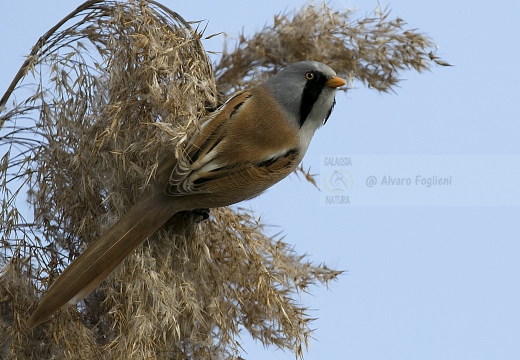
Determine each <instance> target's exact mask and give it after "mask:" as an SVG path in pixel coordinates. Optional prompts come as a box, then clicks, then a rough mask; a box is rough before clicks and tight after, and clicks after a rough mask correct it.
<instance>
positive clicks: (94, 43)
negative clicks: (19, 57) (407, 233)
mask: <svg viewBox="0 0 520 360" xmlns="http://www.w3.org/2000/svg"><path fill="white" fill-rule="evenodd" d="M351 15H352V13H351V12H348V11H347V12H336V11H333V10H331V9H330V8H329V7H328V6H327V5H319V6H307V7H305V8H303V9H301V10H299V11H297V12H295V13H291V14H285V15H277V16H275V18H274V23H273V25H271V26H269V27H266V28H265V29H263V30H262V31H260V32H259V33H257V34H255V35H253V36H251V37H245V36H241V37H240V38H239V40H238V43H237V44H236V47H235V49H234V50H233V51H231V52H228V51H224V53H223V54H222V57H221V59H220V61H219V62H218V63H217V64H214V66H213V68H214V69H215V70H213V69H212V65H211V64H210V62H209V60H208V57H207V55H206V53H205V51H204V49H203V47H202V45H201V41H200V40H201V37H202V36H203V34H202V33H200V32H198V31H197V30H192V29H191V27H190V25H189V24H188V23H186V21H184V20H183V19H182V18H181V17H180V16H179V15H178V14H176V13H175V12H173V11H171V10H169V9H168V8H166V7H164V6H163V5H161V4H159V3H157V2H154V1H149V2H147V1H129V2H127V3H121V2H116V1H89V2H86V3H85V4H83V5H82V6H80V7H79V8H78V9H76V10H75V11H74V12H73V13H71V14H69V15H68V16H67V17H65V18H64V20H63V21H62V22H60V23H59V24H57V25H56V26H55V27H54V28H53V29H51V30H50V31H49V32H48V33H46V34H45V35H44V36H42V37H41V38H40V40H39V41H38V43H37V44H36V45H35V47H34V48H33V50H32V52H31V54H30V56H29V57H28V59H27V61H26V62H25V63H24V65H23V66H22V68H21V70H20V72H19V73H18V74H17V75H16V76H15V78H14V80H13V83H12V86H11V87H10V88H9V89H8V90H7V92H6V94H5V95H4V97H3V98H2V99H1V100H0V110H2V113H0V127H1V129H2V133H1V137H0V149H1V153H3V154H4V155H3V156H2V159H1V161H0V178H1V182H0V187H1V191H0V194H1V196H2V205H1V217H0V219H1V220H0V221H1V223H0V231H1V242H2V243H1V245H2V252H1V253H0V283H1V286H0V333H1V334H3V336H2V337H0V358H20V359H22V358H23V359H29V358H34V359H41V358H57V359H62V358H74V357H79V358H85V359H93V358H106V359H112V358H114V359H116V358H117V359H152V358H153V359H156V358H157V359H217V358H239V356H240V353H241V347H240V336H239V332H240V331H241V330H243V329H245V330H247V331H248V332H249V333H250V334H251V335H252V336H253V337H254V338H255V339H258V340H260V341H261V342H262V343H263V344H265V345H266V346H267V345H275V346H276V347H279V348H282V349H286V350H289V351H291V352H293V353H294V354H295V355H296V356H298V357H302V354H303V349H304V347H305V346H306V345H307V343H308V340H309V338H310V336H311V329H310V322H311V320H312V319H311V318H310V317H309V315H308V314H307V309H306V308H305V307H303V306H301V305H299V304H298V303H297V302H295V300H294V298H295V296H296V295H297V293H298V292H300V291H307V289H308V287H309V286H311V285H315V284H318V283H324V284H326V283H328V282H329V281H331V280H333V279H335V278H336V277H337V276H338V274H339V273H340V272H339V271H335V270H331V269H329V268H327V267H326V266H325V265H319V266H317V265H313V264H312V263H310V262H309V261H308V260H307V259H306V257H305V256H301V255H298V254H296V253H295V252H294V251H293V249H292V248H291V247H290V246H289V245H287V244H286V243H284V242H283V241H282V240H281V239H278V238H272V237H268V236H266V235H265V234H264V232H263V229H262V225H261V224H260V223H259V222H258V221H257V220H256V219H255V218H254V217H253V216H251V215H250V214H248V213H247V212H245V211H242V210H237V211H233V210H231V209H228V208H221V209H213V210H212V216H211V218H210V219H209V220H208V221H205V222H203V223H196V222H195V221H194V219H193V217H192V215H190V214H177V215H176V216H175V217H174V218H173V219H172V220H171V221H170V222H169V223H168V224H167V225H166V226H164V227H163V228H162V229H161V230H160V231H158V232H157V233H156V234H155V235H153V236H152V237H151V238H150V239H149V241H147V242H146V243H145V245H144V246H142V247H140V248H139V249H138V250H137V251H136V252H135V253H134V254H133V255H132V256H130V257H129V258H128V259H127V260H125V262H124V263H123V264H122V265H121V266H120V267H119V268H118V269H117V270H116V271H115V272H114V273H113V274H112V275H111V276H110V277H109V278H108V279H107V281H106V282H104V283H103V285H102V286H101V287H100V288H99V289H98V290H97V291H95V292H94V293H93V294H92V295H90V296H89V297H88V298H87V299H86V300H85V302H84V303H82V304H81V305H80V306H79V307H78V308H72V307H69V308H67V309H65V310H62V311H60V312H59V313H57V314H56V315H55V316H54V317H53V319H51V320H50V321H48V322H46V323H44V324H42V325H41V326H39V327H38V328H36V329H35V330H32V331H29V330H28V329H27V328H26V326H25V322H26V320H27V318H28V315H29V313H30V312H31V311H32V309H34V306H35V305H36V303H37V301H38V297H39V296H40V295H41V294H42V292H44V291H45V289H46V288H47V287H48V286H49V285H50V284H51V283H52V282H53V280H54V279H55V278H56V276H57V275H58V274H59V273H60V272H61V271H62V270H63V268H64V267H66V266H67V264H68V263H70V261H71V260H72V259H73V258H75V257H76V256H77V255H78V254H79V253H80V252H81V249H82V248H83V247H84V246H88V244H89V243H90V242H91V241H93V240H95V239H96V238H97V237H98V235H99V234H100V233H101V232H102V231H103V229H106V228H107V227H108V226H110V224H111V223H113V222H114V221H115V220H116V219H117V218H118V217H119V216H121V215H122V214H123V213H124V212H125V209H127V208H128V207H129V206H130V205H131V204H132V203H134V202H135V201H136V199H137V198H138V197H139V194H140V193H141V192H142V190H143V189H144V188H145V187H146V186H147V184H148V182H149V180H150V179H151V178H152V177H153V176H154V171H155V169H156V166H157V161H158V159H159V158H160V154H162V153H164V152H165V151H171V152H172V153H174V154H179V151H181V148H182V145H183V143H184V142H185V141H186V139H187V138H189V135H190V133H191V132H192V131H194V129H195V128H196V126H197V121H198V119H199V118H200V117H202V116H204V115H205V114H206V113H207V107H208V106H209V107H214V106H215V104H217V102H218V101H219V100H218V98H219V97H220V94H222V93H225V94H226V95H229V93H230V92H231V91H233V90H235V89H238V88H242V87H245V86H251V85H253V84H255V83H257V82H259V81H261V80H263V79H264V78H265V77H267V76H269V75H271V74H274V73H275V72H276V71H277V70H278V69H280V68H281V67H282V66H284V65H286V64H287V63H291V62H294V61H299V60H304V59H313V60H317V61H323V62H325V63H327V64H329V65H330V66H331V67H332V68H334V69H336V70H338V72H339V73H340V74H341V75H342V76H347V77H349V78H350V79H354V78H355V79H358V80H360V81H362V82H363V83H365V84H367V85H368V86H370V87H373V88H375V89H377V90H380V91H388V90H390V89H392V87H394V86H395V85H396V84H397V82H398V77H397V76H398V75H399V73H400V72H401V71H402V70H405V69H414V70H417V71H421V70H426V69H428V68H429V67H430V65H431V64H432V62H437V63H438V64H440V65H445V63H443V62H442V61H440V60H439V59H437V58H436V57H435V56H434V55H433V53H432V49H434V44H433V42H432V40H431V39H430V38H428V37H427V36H425V35H422V34H420V33H417V32H416V31H413V30H405V29H404V28H403V27H404V26H405V23H404V21H403V20H401V19H395V20H389V15H388V12H387V11H376V12H375V13H374V14H373V16H372V17H367V18H363V19H360V20H351V19H350V18H351ZM213 71H215V74H216V76H215V75H214V73H213ZM28 75H31V76H32V77H33V78H34V79H35V83H36V86H34V85H33V84H30V82H29V80H24V79H25V78H26V77H28ZM215 79H216V80H215ZM18 85H24V87H17V86H18ZM217 85H218V91H217ZM27 88H29V89H31V91H32V93H30V94H29V95H27V92H23V91H25V90H26V89H27ZM15 91H16V93H17V94H18V95H17V98H18V99H22V98H23V100H21V101H18V102H16V103H15V104H13V107H12V108H11V109H8V108H6V107H4V105H6V103H7V100H8V98H9V97H10V96H11V95H12V93H13V92H15ZM23 94H25V95H23ZM301 169H302V170H300V171H301V172H302V173H304V174H305V175H306V176H307V178H308V179H310V180H312V177H311V176H310V174H308V173H306V172H305V171H303V168H301ZM26 200H27V201H26Z"/></svg>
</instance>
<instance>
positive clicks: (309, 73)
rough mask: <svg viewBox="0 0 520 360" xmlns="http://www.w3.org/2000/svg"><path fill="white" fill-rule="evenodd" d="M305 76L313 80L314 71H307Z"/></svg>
mask: <svg viewBox="0 0 520 360" xmlns="http://www.w3.org/2000/svg"><path fill="white" fill-rule="evenodd" d="M305 78H306V79H307V80H312V79H314V73H312V72H310V71H309V72H306V73H305Z"/></svg>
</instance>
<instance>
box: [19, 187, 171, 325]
mask: <svg viewBox="0 0 520 360" xmlns="http://www.w3.org/2000/svg"><path fill="white" fill-rule="evenodd" d="M176 212H177V210H176V207H175V204H174V201H172V199H171V198H170V199H165V198H164V197H161V196H159V197H148V198H146V199H143V200H141V201H139V202H138V203H136V204H135V205H134V206H133V207H132V208H130V210H129V211H128V212H127V213H126V214H125V215H124V216H123V217H122V218H121V219H120V220H119V221H118V222H117V223H116V224H114V226H112V227H111V228H110V229H108V230H107V231H106V232H105V233H104V234H103V235H102V236H101V237H100V238H99V239H98V240H97V241H95V242H94V243H93V244H92V245H91V246H90V247H88V248H87V249H86V250H85V251H84V252H83V253H82V254H81V255H80V256H79V257H78V258H77V259H75V260H74V261H73V262H72V263H71V264H70V265H69V266H68V267H67V268H66V269H65V271H63V273H62V274H61V275H60V276H59V277H58V278H57V279H56V281H55V282H54V283H53V284H52V286H51V287H50V288H49V290H48V291H47V293H45V295H44V296H43V298H42V300H41V302H40V304H39V305H38V307H37V308H36V310H35V311H34V312H33V313H32V315H31V317H30V318H29V321H28V323H27V325H28V326H29V327H30V328H33V327H35V326H36V325H38V324H40V323H41V322H43V321H45V320H46V319H47V318H48V317H49V316H50V315H51V314H52V313H53V312H55V311H56V310H58V309H59V308H61V307H62V306H63V305H64V304H65V303H67V302H69V303H74V304H75V303H76V302H78V301H80V300H81V299H83V298H84V297H85V296H87V295H88V294H89V293H90V292H92V291H93V290H94V289H95V288H96V287H97V286H98V285H99V284H101V282H102V281H103V280H104V279H105V278H106V277H107V276H108V275H109V274H110V273H111V272H112V271H113V270H114V269H115V268H116V267H117V266H118V265H119V264H120V263H121V262H122V261H123V260H124V259H125V258H126V256H127V255H128V254H129V253H130V252H132V251H133V250H134V249H135V248H136V247H138V246H139V245H140V244H141V243H142V242H143V241H144V240H145V239H146V238H147V237H148V236H150V235H151V234H153V233H154V232H155V231H156V230H157V229H158V228H159V227H161V226H162V225H163V224H164V223H165V222H166V221H168V219H170V218H171V217H172V216H173V215H174V214H175V213H176Z"/></svg>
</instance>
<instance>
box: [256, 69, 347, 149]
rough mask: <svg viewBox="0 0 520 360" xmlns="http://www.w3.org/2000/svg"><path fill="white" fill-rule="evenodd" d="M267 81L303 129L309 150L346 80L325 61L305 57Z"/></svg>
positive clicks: (304, 147) (296, 124)
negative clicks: (338, 75) (337, 90)
mask: <svg viewBox="0 0 520 360" xmlns="http://www.w3.org/2000/svg"><path fill="white" fill-rule="evenodd" d="M264 85H265V86H266V87H267V88H268V90H269V91H270V92H271V93H272V94H273V96H274V97H275V99H276V101H277V102H278V103H279V104H280V105H281V106H282V107H283V108H284V109H285V111H286V112H287V114H288V115H289V119H290V121H291V122H293V124H294V126H296V127H298V128H299V129H300V130H299V135H300V144H301V147H302V149H305V150H306V149H307V147H308V146H309V143H310V141H311V139H312V136H313V135H314V132H315V131H316V130H317V129H318V128H319V127H320V126H321V125H323V124H325V122H326V121H327V119H328V118H329V116H330V114H331V112H332V109H333V107H334V103H335V99H334V97H335V95H336V88H338V87H339V86H342V85H345V81H344V80H343V79H340V78H339V77H337V76H336V73H335V72H334V70H332V69H331V68H330V67H328V66H327V65H325V64H322V63H319V62H316V61H302V62H298V63H295V64H292V65H290V66H288V67H286V68H285V69H283V70H282V71H280V72H279V73H278V74H276V75H275V76H273V77H272V78H270V79H269V80H267V81H266V82H265V84H264Z"/></svg>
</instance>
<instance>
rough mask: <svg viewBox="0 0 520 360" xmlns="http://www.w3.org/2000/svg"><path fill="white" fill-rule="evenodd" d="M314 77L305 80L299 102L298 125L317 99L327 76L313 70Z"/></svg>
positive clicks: (307, 114) (302, 121) (303, 120)
mask: <svg viewBox="0 0 520 360" xmlns="http://www.w3.org/2000/svg"><path fill="white" fill-rule="evenodd" d="M312 73H313V74H314V78H313V79H312V80H307V83H306V84H305V87H304V88H303V94H302V102H301V104H300V127H301V126H303V124H304V123H305V120H307V117H308V116H309V114H310V113H311V111H312V107H313V106H314V104H315V103H316V101H318V98H319V97H320V94H321V92H322V90H323V88H324V87H325V83H326V82H327V78H326V77H325V76H324V75H323V74H322V73H320V72H318V71H313V72H312Z"/></svg>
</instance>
